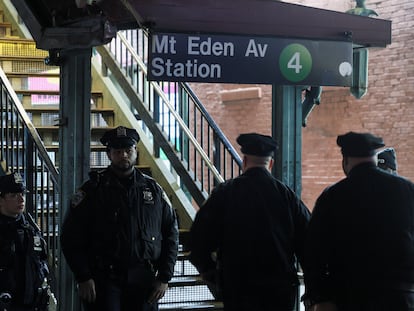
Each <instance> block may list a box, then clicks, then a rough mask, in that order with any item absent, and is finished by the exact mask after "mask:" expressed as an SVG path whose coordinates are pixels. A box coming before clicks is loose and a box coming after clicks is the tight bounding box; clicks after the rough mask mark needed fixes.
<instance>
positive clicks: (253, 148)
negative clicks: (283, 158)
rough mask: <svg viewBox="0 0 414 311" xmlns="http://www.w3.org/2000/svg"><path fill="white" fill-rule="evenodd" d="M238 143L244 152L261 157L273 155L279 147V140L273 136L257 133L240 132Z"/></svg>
mask: <svg viewBox="0 0 414 311" xmlns="http://www.w3.org/2000/svg"><path fill="white" fill-rule="evenodd" d="M237 143H238V144H239V145H240V146H241V152H242V153H244V154H247V155H255V156H259V157H268V156H271V155H272V154H273V152H274V151H275V150H276V149H277V142H276V141H275V140H274V139H273V138H272V137H270V136H267V135H262V134H257V133H247V134H240V136H239V137H237Z"/></svg>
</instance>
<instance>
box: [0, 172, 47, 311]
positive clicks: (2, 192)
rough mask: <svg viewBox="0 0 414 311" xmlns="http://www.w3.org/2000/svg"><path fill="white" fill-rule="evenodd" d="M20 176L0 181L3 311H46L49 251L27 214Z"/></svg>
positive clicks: (0, 294)
mask: <svg viewBox="0 0 414 311" xmlns="http://www.w3.org/2000/svg"><path fill="white" fill-rule="evenodd" d="M25 195H26V187H25V185H24V182H23V179H22V177H21V176H20V174H18V173H14V174H9V175H4V176H1V177H0V311H6V310H7V311H20V310H25V311H35V310H36V311H45V310H47V306H48V303H49V294H48V290H49V285H48V283H47V278H48V275H49V269H48V266H47V248H46V242H45V241H44V239H43V237H42V234H41V232H40V229H39V228H38V226H37V225H36V223H35V222H34V220H33V219H32V218H31V216H30V215H29V214H28V213H25Z"/></svg>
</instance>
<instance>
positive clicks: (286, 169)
mask: <svg viewBox="0 0 414 311" xmlns="http://www.w3.org/2000/svg"><path fill="white" fill-rule="evenodd" d="M301 89H302V88H301V87H300V86H297V87H295V86H280V85H273V86H272V110H273V112H272V136H273V137H274V138H275V139H276V140H277V142H278V144H279V148H278V151H277V152H276V156H275V164H274V166H273V175H274V176H275V177H276V178H278V179H279V180H281V181H282V182H284V183H285V184H287V185H288V186H289V187H290V188H292V189H293V190H294V191H295V192H296V193H297V194H298V195H299V196H300V194H301V191H302V182H301V179H302V169H301V161H302V99H301Z"/></svg>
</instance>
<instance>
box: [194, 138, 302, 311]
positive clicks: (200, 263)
mask: <svg viewBox="0 0 414 311" xmlns="http://www.w3.org/2000/svg"><path fill="white" fill-rule="evenodd" d="M237 142H238V143H239V144H240V146H241V152H242V153H243V166H242V168H243V174H242V175H240V176H238V177H236V178H234V179H232V180H229V181H227V182H224V183H222V184H220V185H218V186H217V187H216V188H215V189H214V190H213V192H212V193H211V195H210V197H209V198H208V199H207V201H206V202H205V203H204V204H203V206H202V207H201V208H200V210H199V211H198V212H197V215H196V218H195V220H194V223H193V225H192V227H191V232H190V250H191V254H190V260H191V262H192V263H193V264H194V265H195V266H196V268H197V269H198V271H199V272H200V273H201V275H202V277H203V278H204V280H206V281H207V282H208V283H209V285H210V288H212V289H213V293H215V294H216V295H222V297H219V298H222V299H223V303H224V310H226V311H292V310H295V301H296V296H297V288H298V284H299V282H298V278H297V267H296V265H295V258H296V257H297V259H299V262H300V263H303V252H304V242H305V233H306V228H307V225H308V221H309V218H310V213H309V211H308V209H307V208H306V206H305V205H304V204H303V202H302V201H301V200H300V199H299V197H298V196H297V195H296V194H295V193H294V192H293V191H292V190H291V189H290V188H289V187H287V186H286V185H285V184H283V183H282V182H281V181H279V180H277V179H276V178H274V177H273V176H272V174H271V173H270V170H271V168H272V165H273V153H274V151H275V150H276V147H277V143H276V141H275V140H273V138H272V137H270V136H267V135H262V134H258V133H246V134H241V135H240V136H239V137H238V138H237Z"/></svg>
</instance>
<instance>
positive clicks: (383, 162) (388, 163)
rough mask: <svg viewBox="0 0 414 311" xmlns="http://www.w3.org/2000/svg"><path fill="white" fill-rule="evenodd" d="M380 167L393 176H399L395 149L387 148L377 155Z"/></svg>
mask: <svg viewBox="0 0 414 311" xmlns="http://www.w3.org/2000/svg"><path fill="white" fill-rule="evenodd" d="M377 158H378V161H377V163H378V167H379V168H382V169H383V170H385V171H387V172H390V173H392V174H397V155H396V153H395V149H394V148H392V147H390V148H385V149H384V150H381V151H380V152H378V153H377Z"/></svg>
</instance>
